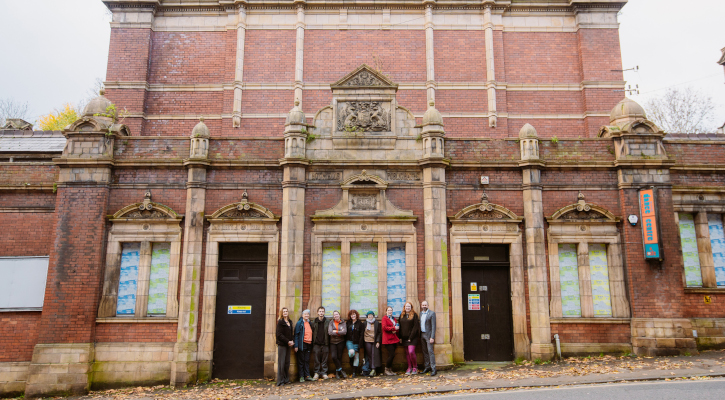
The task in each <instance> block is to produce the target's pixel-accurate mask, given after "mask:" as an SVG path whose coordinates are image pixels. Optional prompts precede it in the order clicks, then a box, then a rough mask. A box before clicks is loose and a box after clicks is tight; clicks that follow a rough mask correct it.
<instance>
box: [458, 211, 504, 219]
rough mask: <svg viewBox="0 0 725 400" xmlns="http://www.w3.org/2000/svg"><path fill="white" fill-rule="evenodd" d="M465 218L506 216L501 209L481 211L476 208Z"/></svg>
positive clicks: (501, 217) (497, 217)
mask: <svg viewBox="0 0 725 400" xmlns="http://www.w3.org/2000/svg"><path fill="white" fill-rule="evenodd" d="M463 218H465V219H504V218H506V216H505V215H504V214H503V213H502V212H499V211H481V210H476V211H473V212H470V213H468V214H466V215H465V216H464V217H463Z"/></svg>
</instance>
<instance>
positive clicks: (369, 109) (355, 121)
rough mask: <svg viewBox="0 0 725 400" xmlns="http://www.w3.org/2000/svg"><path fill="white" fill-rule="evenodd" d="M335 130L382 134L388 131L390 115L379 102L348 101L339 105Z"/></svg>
mask: <svg viewBox="0 0 725 400" xmlns="http://www.w3.org/2000/svg"><path fill="white" fill-rule="evenodd" d="M339 110H340V111H339V112H338V115H337V130H338V131H344V130H350V131H358V130H361V131H363V132H384V131H389V130H390V113H389V112H388V111H386V110H385V108H384V107H383V104H382V102H380V101H350V102H344V103H341V104H340V109H339Z"/></svg>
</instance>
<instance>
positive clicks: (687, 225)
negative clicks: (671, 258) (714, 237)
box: [679, 213, 702, 287]
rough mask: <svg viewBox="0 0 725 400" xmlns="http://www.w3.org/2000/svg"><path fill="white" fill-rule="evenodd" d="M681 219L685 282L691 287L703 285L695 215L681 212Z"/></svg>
mask: <svg viewBox="0 0 725 400" xmlns="http://www.w3.org/2000/svg"><path fill="white" fill-rule="evenodd" d="M679 220H680V243H681V244H682V260H683V262H684V266H685V282H686V284H687V286H689V287H702V270H701V269H700V255H699V252H698V249H697V234H696V233H695V217H694V216H693V215H692V214H687V213H680V215H679Z"/></svg>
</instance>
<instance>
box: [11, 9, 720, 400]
mask: <svg viewBox="0 0 725 400" xmlns="http://www.w3.org/2000/svg"><path fill="white" fill-rule="evenodd" d="M104 3H105V4H106V5H107V6H108V8H109V9H110V10H111V12H112V13H113V22H112V23H111V26H112V33H111V45H110V53H109V62H108V71H107V78H106V82H105V87H106V91H105V94H104V95H102V96H100V97H98V98H97V99H95V100H93V101H92V102H91V103H90V104H89V105H88V107H87V108H86V110H85V112H84V115H83V116H82V117H81V118H80V119H79V120H78V121H76V122H75V123H73V124H72V125H70V126H69V127H67V128H66V129H65V130H64V131H63V132H62V133H61V132H33V131H32V130H24V129H27V128H28V127H27V126H26V125H23V124H22V123H14V124H12V125H8V126H7V127H6V130H4V131H2V132H1V133H0V176H1V177H2V179H0V221H1V223H2V226H3V228H4V229H3V230H2V231H3V232H2V234H1V235H0V267H1V269H0V274H3V276H2V281H3V282H6V283H4V285H5V286H3V289H4V290H3V291H4V292H5V293H6V294H5V295H4V297H3V294H0V319H1V320H2V324H0V343H2V347H0V391H1V392H3V393H22V392H24V393H25V394H26V395H27V396H29V397H33V396H42V395H48V394H53V393H65V392H83V391H86V390H88V389H90V388H104V387H113V386H123V385H131V384H133V385H139V384H156V383H171V384H173V385H177V386H183V385H186V384H191V383H194V382H197V381H199V380H206V379H209V378H210V377H220V378H254V377H263V376H272V375H273V374H274V371H275V368H276V366H275V360H276V357H275V354H276V349H275V340H274V328H275V322H276V318H277V317H276V315H277V312H278V310H279V308H280V307H288V308H289V309H290V312H291V315H292V316H293V318H294V319H295V320H296V319H297V318H298V317H299V315H300V313H301V311H302V310H303V309H307V308H309V309H312V310H313V311H314V310H316V309H317V307H318V306H320V305H323V306H325V307H326V309H327V312H328V314H329V313H330V312H331V311H332V310H334V309H337V310H340V311H342V312H343V313H347V311H348V310H349V309H353V308H354V309H357V310H359V311H367V310H374V311H375V312H376V313H379V312H380V310H383V308H384V306H386V305H388V304H390V305H392V306H393V307H394V309H395V311H396V312H399V311H400V308H401V307H402V305H403V303H404V302H405V301H410V302H412V303H413V305H414V308H415V309H416V310H419V304H420V302H421V301H422V300H427V301H428V302H429V303H430V307H431V309H433V310H435V311H436V313H437V315H438V317H437V320H438V326H437V331H436V340H437V344H436V360H437V363H438V365H440V366H447V365H451V364H452V363H453V362H461V361H464V360H513V359H515V358H518V357H524V358H529V359H551V358H553V357H554V356H555V355H556V353H557V349H556V346H555V344H554V343H555V342H554V336H555V335H556V336H557V337H558V338H559V341H560V343H561V348H560V350H561V352H562V353H563V354H564V355H571V354H588V353H596V354H598V353H601V352H607V353H619V352H634V353H637V354H648V355H652V354H678V353H685V352H690V353H694V352H696V351H697V350H698V349H703V348H709V347H717V346H722V345H723V343H725V308H723V306H722V303H723V302H725V248H723V247H724V246H725V237H723V217H724V216H725V189H723V183H725V162H724V161H723V160H725V140H724V138H723V137H722V135H715V134H713V135H688V134H686V133H685V134H666V133H665V132H662V130H661V129H659V128H658V127H657V126H656V125H655V124H653V123H652V122H651V121H649V120H648V119H647V117H646V115H645V113H644V110H643V109H642V107H640V106H639V105H637V104H636V103H634V102H633V101H631V100H627V99H624V85H625V82H624V81H623V77H622V65H621V57H620V50H619V35H618V24H617V17H616V16H617V13H618V12H619V10H620V9H621V7H622V6H623V5H624V4H625V3H626V1H624V0H621V1H611V0H549V1H546V2H532V1H516V0H496V1H493V0H484V1H480V2H477V3H475V4H473V3H465V4H464V3H461V2H456V1H444V0H439V1H435V0H424V1H408V0H402V1H397V2H384V3H381V2H374V1H370V2H367V1H358V2H355V3H354V5H353V4H351V3H349V2H335V1H332V2H330V1H324V2H323V1H313V0H309V1H304V0H297V1H287V2H278V1H275V2H268V1H264V0H249V1H247V0H204V1H184V0H182V1H178V0H176V1H164V0H148V1H147V0H138V1H129V0H118V1H114V0H108V1H104ZM200 119H201V121H200ZM0 285H3V283H0Z"/></svg>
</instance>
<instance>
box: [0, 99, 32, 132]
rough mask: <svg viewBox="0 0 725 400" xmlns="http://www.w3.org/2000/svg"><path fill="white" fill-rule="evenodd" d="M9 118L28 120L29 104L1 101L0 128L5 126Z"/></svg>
mask: <svg viewBox="0 0 725 400" xmlns="http://www.w3.org/2000/svg"><path fill="white" fill-rule="evenodd" d="M8 118H19V119H23V120H27V119H28V103H27V102H26V103H21V102H19V101H17V100H13V99H0V126H2V125H5V120H6V119H8Z"/></svg>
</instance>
